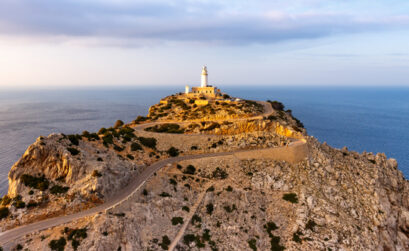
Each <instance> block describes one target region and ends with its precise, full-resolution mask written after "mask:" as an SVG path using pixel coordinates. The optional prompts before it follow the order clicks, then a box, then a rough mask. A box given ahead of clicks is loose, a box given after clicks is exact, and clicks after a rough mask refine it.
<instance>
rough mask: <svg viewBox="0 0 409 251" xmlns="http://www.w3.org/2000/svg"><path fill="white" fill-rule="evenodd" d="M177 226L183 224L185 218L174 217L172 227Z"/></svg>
mask: <svg viewBox="0 0 409 251" xmlns="http://www.w3.org/2000/svg"><path fill="white" fill-rule="evenodd" d="M177 224H183V218H182V217H173V218H172V225H174V226H175V225H177Z"/></svg>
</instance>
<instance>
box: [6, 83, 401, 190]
mask: <svg viewBox="0 0 409 251" xmlns="http://www.w3.org/2000/svg"><path fill="white" fill-rule="evenodd" d="M183 88H184V86H181V87H180V88H155V89H154V88H151V89H149V88H141V89H121V90H58V91H57V90H44V91H0V195H3V194H5V193H6V192H7V187H8V181H7V174H8V171H9V170H10V168H11V166H12V165H13V163H14V162H16V161H17V160H18V159H19V158H20V157H21V155H22V154H23V153H24V151H25V150H26V149H27V147H28V146H29V145H30V144H32V143H33V142H34V141H35V139H36V138H37V137H38V136H40V135H43V136H47V135H49V134H50V133H57V132H62V133H65V134H71V133H81V132H82V131H84V130H88V131H97V130H98V129H99V128H101V127H109V126H112V125H113V124H114V122H115V121H116V120H117V119H121V120H123V121H125V122H130V121H132V120H133V119H135V118H136V117H137V116H138V115H146V114H147V112H148V108H149V106H151V105H152V104H155V103H157V102H158V101H159V99H160V98H162V97H164V96H167V95H170V94H172V93H175V92H179V91H183ZM222 91H225V92H227V93H229V94H230V95H232V96H237V97H242V98H247V99H254V100H267V99H271V100H278V101H281V102H283V103H284V104H285V106H286V109H291V110H292V111H293V115H294V116H295V117H297V118H299V119H300V120H301V121H302V122H303V123H304V125H305V127H306V128H307V131H308V134H309V135H312V136H315V137H317V138H318V139H319V141H321V142H324V141H326V142H327V143H328V144H329V145H331V146H333V147H337V148H341V147H343V146H347V147H348V149H350V150H355V151H358V152H362V151H364V150H366V151H368V152H385V153H386V155H387V156H388V157H393V158H396V159H397V160H398V163H399V169H400V170H402V171H403V173H404V175H405V176H406V178H409V143H408V142H409V88H384V87H377V88H370V87H366V88H363V87H362V88H322V87H321V88H318V87H299V88H297V87H291V88H284V87H259V88H257V87H256V88H252V89H247V88H243V87H239V88H232V87H229V88H222Z"/></svg>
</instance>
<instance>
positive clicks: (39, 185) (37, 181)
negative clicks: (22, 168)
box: [20, 174, 50, 191]
mask: <svg viewBox="0 0 409 251" xmlns="http://www.w3.org/2000/svg"><path fill="white" fill-rule="evenodd" d="M20 181H21V182H23V184H24V185H25V186H27V187H31V188H34V189H38V190H41V191H45V190H47V189H48V186H49V185H50V182H49V181H48V180H47V179H46V178H45V176H44V175H43V176H41V177H34V176H32V175H29V174H23V175H21V177H20Z"/></svg>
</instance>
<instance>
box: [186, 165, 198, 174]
mask: <svg viewBox="0 0 409 251" xmlns="http://www.w3.org/2000/svg"><path fill="white" fill-rule="evenodd" d="M195 172H196V168H195V167H194V166H193V165H188V166H187V167H186V168H185V170H184V171H183V173H185V174H190V175H193V174H195Z"/></svg>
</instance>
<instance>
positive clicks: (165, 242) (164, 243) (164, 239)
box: [159, 235, 171, 250]
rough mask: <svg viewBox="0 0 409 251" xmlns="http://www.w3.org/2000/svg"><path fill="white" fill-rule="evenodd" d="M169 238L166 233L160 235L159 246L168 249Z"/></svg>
mask: <svg viewBox="0 0 409 251" xmlns="http://www.w3.org/2000/svg"><path fill="white" fill-rule="evenodd" d="M170 243H171V242H170V239H169V237H168V236H167V235H164V236H162V242H161V243H159V246H160V247H161V248H162V249H163V250H168V249H169V245H170Z"/></svg>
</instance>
